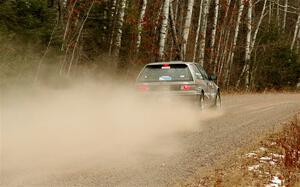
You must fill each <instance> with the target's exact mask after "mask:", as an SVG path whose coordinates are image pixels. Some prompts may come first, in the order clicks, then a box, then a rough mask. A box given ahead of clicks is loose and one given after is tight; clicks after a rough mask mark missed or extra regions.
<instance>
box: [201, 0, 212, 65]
mask: <svg viewBox="0 0 300 187" xmlns="http://www.w3.org/2000/svg"><path fill="white" fill-rule="evenodd" d="M203 1H204V2H203V8H202V10H203V15H202V21H201V29H200V36H201V38H200V42H199V44H200V46H199V51H200V52H199V63H200V64H201V65H202V66H203V64H204V58H205V42H206V30H207V17H208V14H209V7H210V0H203Z"/></svg>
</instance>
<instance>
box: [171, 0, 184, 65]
mask: <svg viewBox="0 0 300 187" xmlns="http://www.w3.org/2000/svg"><path fill="white" fill-rule="evenodd" d="M169 17H170V25H171V29H172V38H173V43H172V47H173V45H175V49H176V58H175V59H176V60H182V54H181V46H180V44H179V42H178V37H177V29H176V25H175V24H176V23H175V16H174V12H173V5H172V3H170V7H169ZM171 52H172V48H171ZM171 56H172V55H171Z"/></svg>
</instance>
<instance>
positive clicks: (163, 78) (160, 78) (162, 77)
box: [159, 76, 172, 81]
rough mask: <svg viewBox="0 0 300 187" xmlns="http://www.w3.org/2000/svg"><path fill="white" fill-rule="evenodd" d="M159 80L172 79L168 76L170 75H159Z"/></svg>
mask: <svg viewBox="0 0 300 187" xmlns="http://www.w3.org/2000/svg"><path fill="white" fill-rule="evenodd" d="M159 80H160V81H170V80H172V77H170V76H161V77H159Z"/></svg>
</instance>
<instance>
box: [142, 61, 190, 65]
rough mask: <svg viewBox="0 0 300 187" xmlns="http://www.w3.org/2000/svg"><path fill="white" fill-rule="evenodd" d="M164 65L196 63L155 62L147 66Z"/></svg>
mask: <svg viewBox="0 0 300 187" xmlns="http://www.w3.org/2000/svg"><path fill="white" fill-rule="evenodd" d="M163 64H195V62H183V61H168V62H153V63H149V64H146V65H163Z"/></svg>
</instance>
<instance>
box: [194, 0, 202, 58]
mask: <svg viewBox="0 0 300 187" xmlns="http://www.w3.org/2000/svg"><path fill="white" fill-rule="evenodd" d="M203 1H204V0H201V2H200V6H199V7H200V8H199V17H198V23H197V31H196V37H195V45H194V52H193V62H195V61H196V55H197V49H198V42H199V35H200V28H201V21H202V7H203Z"/></svg>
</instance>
